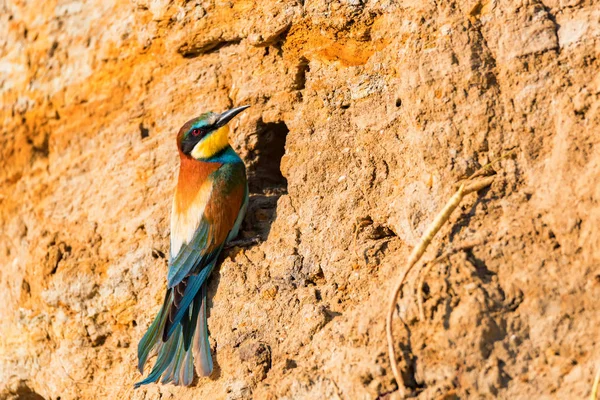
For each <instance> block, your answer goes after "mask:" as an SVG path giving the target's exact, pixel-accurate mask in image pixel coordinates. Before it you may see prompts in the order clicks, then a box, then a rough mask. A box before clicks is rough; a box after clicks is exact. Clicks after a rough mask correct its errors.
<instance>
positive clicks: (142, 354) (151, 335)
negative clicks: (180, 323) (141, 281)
mask: <svg viewBox="0 0 600 400" xmlns="http://www.w3.org/2000/svg"><path fill="white" fill-rule="evenodd" d="M170 302H171V289H169V290H167V293H166V294H165V300H164V301H163V306H162V308H161V309H160V311H159V313H158V315H157V316H156V318H154V321H153V322H152V324H151V325H150V327H149V328H148V330H147V331H146V334H145V335H144V337H143V338H142V340H140V343H139V344H138V369H139V370H140V372H141V373H142V374H143V373H144V364H146V360H147V359H148V356H149V355H150V352H151V351H152V349H153V348H154V347H155V346H154V345H155V344H156V342H157V339H158V338H159V337H160V336H162V332H163V330H164V328H165V323H166V320H167V315H168V313H167V310H168V309H169V304H170Z"/></svg>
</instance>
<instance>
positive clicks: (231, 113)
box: [215, 106, 250, 128]
mask: <svg viewBox="0 0 600 400" xmlns="http://www.w3.org/2000/svg"><path fill="white" fill-rule="evenodd" d="M248 107H250V106H241V107H236V108H232V109H231V110H228V111H225V112H224V113H223V114H221V115H219V119H217V122H216V123H215V126H216V127H217V128H220V127H222V126H223V125H225V124H226V123H228V122H229V121H231V120H232V119H233V117H235V116H236V115H238V114H239V113H241V112H242V111H244V110H245V109H246V108H248Z"/></svg>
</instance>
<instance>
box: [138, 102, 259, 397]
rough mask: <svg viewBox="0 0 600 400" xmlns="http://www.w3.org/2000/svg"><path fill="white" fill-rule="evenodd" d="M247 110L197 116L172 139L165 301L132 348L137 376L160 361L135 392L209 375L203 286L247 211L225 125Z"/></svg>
mask: <svg viewBox="0 0 600 400" xmlns="http://www.w3.org/2000/svg"><path fill="white" fill-rule="evenodd" d="M248 107H249V106H242V107H237V108H233V109H231V110H229V111H226V112H224V113H222V114H216V113H213V112H209V113H206V114H202V115H201V116H199V117H198V118H195V119H192V120H191V121H188V122H187V123H186V124H185V125H183V127H182V128H181V129H180V130H179V134H178V135H177V147H178V149H179V157H180V167H179V178H178V182H177V188H176V190H175V196H174V197H173V208H172V211H171V251H170V257H169V271H168V274H167V293H166V294H165V299H164V302H163V306H162V308H161V309H160V311H159V313H158V315H157V316H156V318H155V319H154V322H152V324H151V325H150V327H149V328H148V331H147V332H146V334H145V335H144V337H143V338H142V340H141V341H140V343H139V345H138V368H139V370H140V372H141V373H142V374H143V373H144V364H145V363H146V360H147V359H148V357H149V355H150V353H151V352H152V354H158V357H157V359H156V363H155V364H154V368H152V371H151V372H150V374H149V375H148V377H147V378H146V379H144V380H142V381H140V382H137V383H136V384H135V387H136V388H137V387H139V386H141V385H145V384H148V383H152V382H157V381H158V380H159V379H160V380H161V383H168V382H173V383H174V384H175V385H186V386H187V385H190V384H191V383H192V380H193V378H194V366H195V367H196V372H197V374H198V375H199V376H208V375H210V373H211V372H212V369H213V363H212V357H211V354H210V343H209V341H208V326H207V324H206V287H207V279H208V277H209V275H210V273H211V271H212V270H213V268H214V267H215V264H216V263H217V259H218V258H219V254H220V253H221V250H222V249H223V246H224V245H225V243H227V242H228V241H230V240H232V239H233V238H235V237H236V236H237V234H238V231H239V229H240V225H241V223H242V220H243V219H244V214H245V213H246V208H247V206H248V183H247V180H246V168H245V166H244V163H243V162H242V160H241V158H240V157H239V156H238V155H237V154H236V153H235V151H234V150H233V149H232V148H231V146H230V145H229V141H228V139H227V134H228V133H229V127H228V126H227V123H228V122H229V121H230V120H231V119H232V118H233V117H235V116H236V115H237V114H239V113H240V112H242V111H243V110H245V109H246V108H248ZM161 377H162V379H161Z"/></svg>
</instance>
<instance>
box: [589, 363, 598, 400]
mask: <svg viewBox="0 0 600 400" xmlns="http://www.w3.org/2000/svg"><path fill="white" fill-rule="evenodd" d="M599 384H600V367H598V372H596V378H594V385H593V386H592V395H591V396H590V400H598V385H599Z"/></svg>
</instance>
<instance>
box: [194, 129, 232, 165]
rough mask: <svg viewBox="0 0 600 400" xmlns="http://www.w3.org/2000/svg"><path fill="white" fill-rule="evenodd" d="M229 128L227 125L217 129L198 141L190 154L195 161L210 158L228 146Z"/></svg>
mask: <svg viewBox="0 0 600 400" xmlns="http://www.w3.org/2000/svg"><path fill="white" fill-rule="evenodd" d="M228 134H229V127H228V126H227V125H225V126H223V127H221V128H219V129H217V130H216V131H215V132H213V133H211V134H210V135H208V136H207V137H205V138H204V139H202V140H201V141H199V142H198V143H197V144H196V146H194V149H193V150H192V152H191V155H192V157H194V158H196V159H207V158H211V157H212V156H214V155H215V154H217V153H218V152H220V151H221V150H223V149H224V148H225V147H227V146H228V145H229V139H228Z"/></svg>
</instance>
